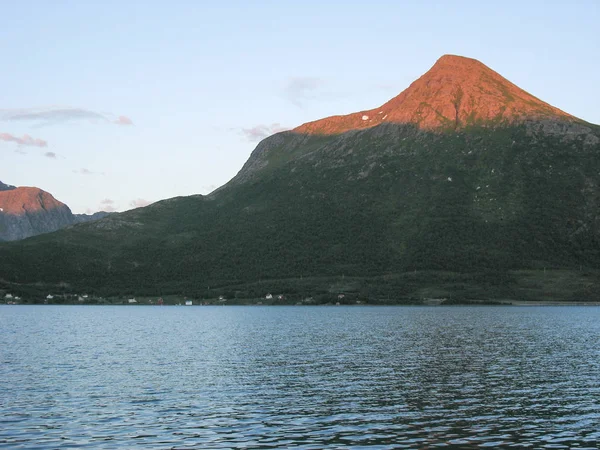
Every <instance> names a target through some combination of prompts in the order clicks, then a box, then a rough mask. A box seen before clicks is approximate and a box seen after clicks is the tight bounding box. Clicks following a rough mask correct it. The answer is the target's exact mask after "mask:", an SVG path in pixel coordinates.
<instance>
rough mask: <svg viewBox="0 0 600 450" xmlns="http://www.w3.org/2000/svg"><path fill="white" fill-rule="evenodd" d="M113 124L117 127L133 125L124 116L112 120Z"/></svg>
mask: <svg viewBox="0 0 600 450" xmlns="http://www.w3.org/2000/svg"><path fill="white" fill-rule="evenodd" d="M113 123H116V124H117V125H133V122H132V121H131V119H130V118H129V117H125V116H119V118H118V119H117V120H114V121H113Z"/></svg>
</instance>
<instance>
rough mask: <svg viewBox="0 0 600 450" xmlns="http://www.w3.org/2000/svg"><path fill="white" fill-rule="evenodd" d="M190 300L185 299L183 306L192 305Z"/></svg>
mask: <svg viewBox="0 0 600 450" xmlns="http://www.w3.org/2000/svg"><path fill="white" fill-rule="evenodd" d="M192 304H193V303H192V301H191V300H186V301H185V306H192Z"/></svg>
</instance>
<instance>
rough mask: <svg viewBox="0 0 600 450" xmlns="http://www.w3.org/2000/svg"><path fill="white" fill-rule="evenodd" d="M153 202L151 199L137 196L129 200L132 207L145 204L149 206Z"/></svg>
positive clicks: (140, 206) (139, 206) (141, 206)
mask: <svg viewBox="0 0 600 450" xmlns="http://www.w3.org/2000/svg"><path fill="white" fill-rule="evenodd" d="M151 203H154V202H151V201H150V200H145V199H143V198H136V199H135V200H131V201H130V202H129V206H131V207H132V208H143V207H144V206H148V205H150V204H151Z"/></svg>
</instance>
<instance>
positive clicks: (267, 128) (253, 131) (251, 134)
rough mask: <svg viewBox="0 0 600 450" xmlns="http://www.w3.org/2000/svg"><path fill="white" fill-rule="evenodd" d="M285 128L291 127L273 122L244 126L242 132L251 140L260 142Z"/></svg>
mask: <svg viewBox="0 0 600 450" xmlns="http://www.w3.org/2000/svg"><path fill="white" fill-rule="evenodd" d="M285 130H289V128H285V127H282V126H281V125H280V124H279V123H272V124H271V125H256V126H255V127H252V128H242V134H243V135H244V137H245V138H246V139H248V140H249V141H250V142H258V141H262V140H263V139H264V138H266V137H267V136H271V135H272V134H275V133H279V132H280V131H285Z"/></svg>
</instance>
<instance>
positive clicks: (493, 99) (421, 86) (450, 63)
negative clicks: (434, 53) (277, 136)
mask: <svg viewBox="0 0 600 450" xmlns="http://www.w3.org/2000/svg"><path fill="white" fill-rule="evenodd" d="M549 118H550V119H561V120H564V121H569V122H582V121H581V120H580V119H577V118H576V117H573V116H571V115H569V114H567V113H565V112H563V111H561V110H560V109H558V108H555V107H554V106H552V105H549V104H548V103H545V102H543V101H541V100H540V99H538V98H536V97H534V96H533V95H531V94H529V93H528V92H525V91H524V90H523V89H521V88H519V87H518V86H516V85H514V84H513V83H511V82H510V81H508V80H507V79H506V78H504V77H502V76H501V75H499V74H498V73H497V72H495V71H493V70H492V69H490V68H489V67H487V66H486V65H484V64H482V63H481V62H479V61H477V60H475V59H471V58H465V57H462V56H455V55H444V56H442V57H441V58H440V59H438V61H437V62H436V63H435V64H434V66H433V67H432V68H431V69H429V71H428V72H427V73H425V74H424V75H423V76H422V77H420V78H419V79H418V80H416V81H415V82H414V83H412V84H411V85H410V86H409V87H408V88H407V89H406V90H405V91H403V92H402V93H400V94H399V95H398V96H397V97H394V98H393V99H391V100H390V101H388V102H387V103H385V104H383V105H382V106H380V107H378V108H375V109H370V110H365V111H360V112H357V113H353V114H349V115H345V116H333V117H327V118H325V119H321V120H317V121H314V122H309V123H305V124H304V125H301V126H299V127H297V128H296V129H295V130H294V131H295V132H297V133H309V134H339V133H343V132H346V131H350V130H360V129H364V128H371V127H374V126H377V125H380V124H382V123H397V124H407V123H410V124H415V125H416V126H418V127H419V128H421V129H426V130H432V129H459V128H464V127H466V126H469V125H475V124H490V123H504V124H512V123H515V122H523V121H526V120H527V121H529V120H540V119H549Z"/></svg>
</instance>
